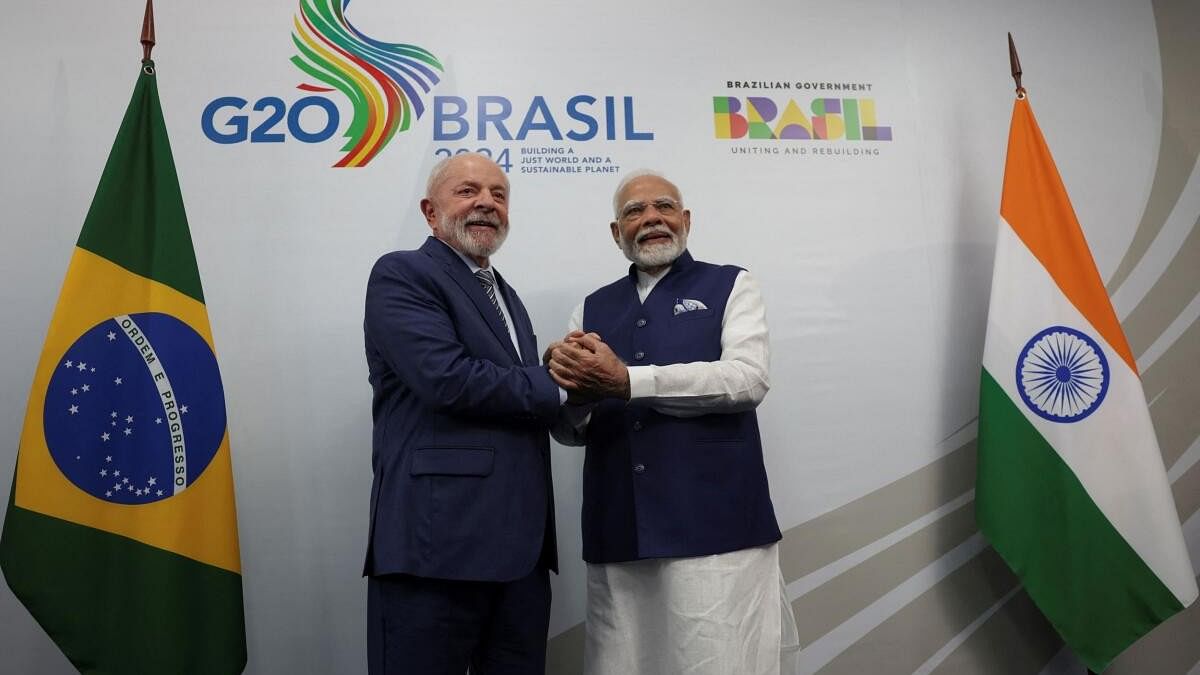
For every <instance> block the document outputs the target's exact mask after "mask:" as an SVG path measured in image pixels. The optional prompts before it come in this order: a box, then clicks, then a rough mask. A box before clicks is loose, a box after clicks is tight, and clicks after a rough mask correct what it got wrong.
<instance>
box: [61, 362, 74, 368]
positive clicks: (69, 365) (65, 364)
mask: <svg viewBox="0 0 1200 675" xmlns="http://www.w3.org/2000/svg"><path fill="white" fill-rule="evenodd" d="M63 365H64V366H66V367H68V368H70V367H71V366H73V365H75V362H74V361H67V362H66V363H64V364H63Z"/></svg>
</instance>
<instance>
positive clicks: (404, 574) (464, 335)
mask: <svg viewBox="0 0 1200 675" xmlns="http://www.w3.org/2000/svg"><path fill="white" fill-rule="evenodd" d="M508 198H509V185H508V179H507V177H506V176H505V175H504V172H503V171H501V170H500V168H499V167H498V166H497V165H496V164H495V163H494V162H492V161H491V160H490V159H488V158H486V157H484V156H482V155H478V154H464V155H456V156H454V157H452V158H450V159H447V160H445V161H443V162H441V163H440V164H438V165H437V166H435V167H434V169H433V170H432V172H431V173H430V176H429V183H428V187H427V191H426V197H425V198H424V199H422V200H421V213H422V214H423V215H424V216H425V220H426V221H427V222H428V223H429V227H430V229H431V230H432V231H433V236H431V237H429V238H428V239H427V240H426V241H425V243H424V244H423V245H422V246H421V248H419V249H417V250H415V251H395V252H392V253H388V254H387V255H385V256H383V257H382V258H380V259H379V261H378V262H377V263H376V264H375V267H374V269H373V270H372V271H371V277H370V280H369V282H368V284H367V300H366V320H365V322H364V332H365V336H366V351H367V364H368V367H369V370H370V382H371V387H372V389H373V390H374V399H373V402H372V413H373V416H374V423H375V426H374V437H373V453H372V458H371V461H372V466H373V468H374V473H375V479H374V482H373V484H372V486H371V526H370V535H369V542H368V545H367V556H366V565H365V570H364V574H365V575H366V576H367V577H368V602H367V607H368V609H367V613H368V640H367V643H368V663H369V670H370V672H371V673H372V675H383V674H388V675H392V674H396V673H414V674H419V675H439V674H442V673H445V674H446V675H463V673H464V672H466V670H467V668H468V667H469V668H470V671H471V673H472V674H474V675H496V674H513V675H516V674H521V675H525V674H529V673H543V672H544V671H545V658H546V634H547V630H548V627H549V613H550V582H549V570H554V571H557V553H556V546H555V535H554V504H553V493H552V488H551V484H550V455H549V440H548V436H547V429H548V428H549V426H550V425H551V424H552V423H553V422H554V419H555V416H556V415H557V413H558V409H559V407H560V405H561V404H562V402H563V399H565V398H566V393H565V392H564V391H562V390H561V389H559V387H558V386H557V385H556V384H555V383H554V381H553V380H552V379H551V377H550V375H549V373H548V371H547V369H546V368H545V367H544V366H541V365H539V364H538V352H537V344H536V337H535V336H534V334H533V326H532V324H531V323H530V321H529V315H528V314H527V313H526V311H525V307H524V306H523V305H522V304H521V300H520V298H518V297H517V294H516V292H515V291H514V290H513V289H512V288H511V287H509V286H508V284H507V283H505V281H504V279H503V277H501V276H499V275H498V274H496V273H495V271H494V270H493V269H492V268H491V266H490V258H491V255H492V254H493V253H495V252H496V250H497V249H499V248H500V245H501V244H502V243H503V241H504V238H505V235H506V234H507V233H508Z"/></svg>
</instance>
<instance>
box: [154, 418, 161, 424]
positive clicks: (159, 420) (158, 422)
mask: <svg viewBox="0 0 1200 675" xmlns="http://www.w3.org/2000/svg"><path fill="white" fill-rule="evenodd" d="M154 423H155V424H162V418H161V417H155V418H154Z"/></svg>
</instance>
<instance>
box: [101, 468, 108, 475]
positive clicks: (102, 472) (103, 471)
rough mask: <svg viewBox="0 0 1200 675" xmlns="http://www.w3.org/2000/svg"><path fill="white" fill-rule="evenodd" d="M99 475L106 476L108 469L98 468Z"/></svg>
mask: <svg viewBox="0 0 1200 675" xmlns="http://www.w3.org/2000/svg"><path fill="white" fill-rule="evenodd" d="M100 475H101V476H107V475H108V469H100Z"/></svg>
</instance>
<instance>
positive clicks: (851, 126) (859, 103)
mask: <svg viewBox="0 0 1200 675" xmlns="http://www.w3.org/2000/svg"><path fill="white" fill-rule="evenodd" d="M780 107H781V106H780V105H779V103H777V102H775V101H774V100H772V99H770V98H767V97H766V96H748V97H746V99H745V103H744V106H743V99H740V98H736V97H733V96H714V97H713V124H714V127H715V133H716V137H717V138H730V139H734V138H751V139H767V140H824V141H832V140H846V141H890V140H892V128H891V127H885V126H880V125H879V122H878V121H877V119H876V115H875V100H874V99H870V98H815V99H813V101H812V105H811V106H810V110H811V112H812V115H811V116H809V115H805V114H804V111H802V110H801V109H800V106H799V105H797V104H796V101H795V100H793V99H787V103H786V104H784V105H783V106H782V108H783V112H782V114H781V113H780V112H779V109H780Z"/></svg>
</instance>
